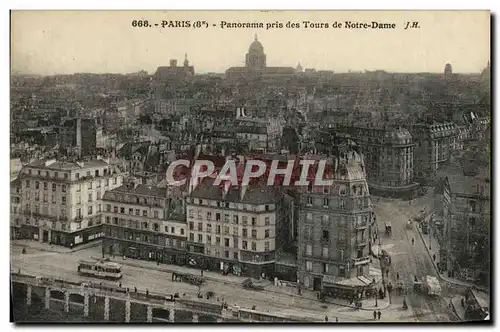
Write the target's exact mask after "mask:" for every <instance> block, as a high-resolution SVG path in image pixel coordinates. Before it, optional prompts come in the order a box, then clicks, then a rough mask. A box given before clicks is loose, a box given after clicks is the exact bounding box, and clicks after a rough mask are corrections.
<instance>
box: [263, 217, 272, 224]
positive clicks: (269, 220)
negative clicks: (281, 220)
mask: <svg viewBox="0 0 500 332" xmlns="http://www.w3.org/2000/svg"><path fill="white" fill-rule="evenodd" d="M264 220H265V225H266V226H269V225H270V224H271V218H269V217H266V218H265V219H264Z"/></svg>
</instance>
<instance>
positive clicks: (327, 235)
mask: <svg viewBox="0 0 500 332" xmlns="http://www.w3.org/2000/svg"><path fill="white" fill-rule="evenodd" d="M321 239H322V240H323V241H329V240H330V233H329V232H328V231H325V230H323V235H322V236H321Z"/></svg>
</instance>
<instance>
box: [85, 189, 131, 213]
mask: <svg viewBox="0 0 500 332" xmlns="http://www.w3.org/2000/svg"><path fill="white" fill-rule="evenodd" d="M89 202H92V193H90V194H89ZM122 209H123V208H122ZM122 213H125V209H123V212H122Z"/></svg>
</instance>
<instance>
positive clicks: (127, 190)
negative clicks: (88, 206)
mask: <svg viewBox="0 0 500 332" xmlns="http://www.w3.org/2000/svg"><path fill="white" fill-rule="evenodd" d="M109 193H123V194H134V195H141V196H156V197H166V195H167V191H166V189H165V188H158V187H155V186H148V185H143V184H139V185H137V186H135V187H134V186H128V185H123V186H120V187H118V188H115V189H113V190H109V191H106V194H104V199H106V198H108V197H109V196H108V194H109Z"/></svg>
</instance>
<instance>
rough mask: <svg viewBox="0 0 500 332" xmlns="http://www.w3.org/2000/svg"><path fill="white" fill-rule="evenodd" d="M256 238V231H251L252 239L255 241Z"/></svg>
mask: <svg viewBox="0 0 500 332" xmlns="http://www.w3.org/2000/svg"><path fill="white" fill-rule="evenodd" d="M256 238H257V230H256V229H252V239H256Z"/></svg>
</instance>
